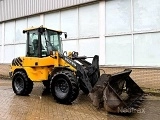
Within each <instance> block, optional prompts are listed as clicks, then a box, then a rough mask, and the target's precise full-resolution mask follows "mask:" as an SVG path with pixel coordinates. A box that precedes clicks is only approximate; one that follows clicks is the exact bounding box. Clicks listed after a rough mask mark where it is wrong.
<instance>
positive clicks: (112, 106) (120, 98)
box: [103, 70, 144, 113]
mask: <svg viewBox="0 0 160 120" xmlns="http://www.w3.org/2000/svg"><path fill="white" fill-rule="evenodd" d="M131 72H132V70H124V71H122V72H119V73H116V74H112V75H111V76H110V78H109V80H108V82H107V85H106V87H105V89H104V91H103V98H104V108H105V109H106V110H107V111H108V112H112V113H133V112H136V110H137V109H138V108H139V107H140V105H141V103H142V101H143V95H144V92H143V90H142V89H141V88H140V87H139V86H138V85H137V84H136V83H135V82H134V81H133V80H132V78H131V77H130V76H129V75H130V73H131ZM103 79H105V78H103ZM107 79H108V78H107Z"/></svg>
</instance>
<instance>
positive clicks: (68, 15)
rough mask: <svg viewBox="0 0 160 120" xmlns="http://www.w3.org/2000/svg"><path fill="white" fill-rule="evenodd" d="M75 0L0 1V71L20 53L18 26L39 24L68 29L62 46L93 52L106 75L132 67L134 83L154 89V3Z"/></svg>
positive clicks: (158, 31)
mask: <svg viewBox="0 0 160 120" xmlns="http://www.w3.org/2000/svg"><path fill="white" fill-rule="evenodd" d="M58 1H59V2H58ZM75 1H76V2H75ZM75 1H74V0H63V3H62V0H54V2H57V3H53V2H51V1H50V0H46V2H44V1H43V2H42V0H41V2H40V3H38V4H37V2H38V0H15V2H14V3H13V1H10V0H1V1H0V12H1V13H0V63H2V64H1V65H0V74H5V75H8V71H9V66H8V65H5V64H4V63H10V62H11V60H12V59H13V58H14V57H18V56H24V55H25V49H26V47H25V43H26V37H25V35H24V34H22V30H23V29H25V28H27V27H31V26H40V25H44V26H46V27H49V28H52V29H58V30H59V29H60V30H62V31H66V32H67V33H68V38H67V39H64V38H63V49H64V50H66V51H78V52H79V53H80V55H86V56H93V55H95V54H98V55H99V56H100V65H103V67H102V68H103V69H104V70H105V71H106V73H108V74H112V73H115V72H119V71H122V70H124V69H125V68H132V70H133V72H132V74H131V77H132V78H133V79H134V80H135V81H136V83H138V85H140V86H141V87H147V88H156V89H159V88H160V86H159V85H160V84H159V83H160V82H159V77H160V74H159V73H160V70H159V67H160V62H159V61H160V50H159V46H160V15H159V9H160V1H159V0H152V1H151V0H107V1H104V0H97V2H96V0H95V1H94V0H75ZM2 3H3V4H2ZM4 3H5V4H4ZM83 3H85V4H83ZM15 4H16V5H15ZM2 5H3V7H2ZM14 5H15V6H14ZM25 5H26V6H25ZM56 6H57V7H56ZM10 8H11V9H10ZM61 8H63V9H61ZM89 61H91V60H90V59H89ZM124 66H126V67H124ZM149 68H150V69H149Z"/></svg>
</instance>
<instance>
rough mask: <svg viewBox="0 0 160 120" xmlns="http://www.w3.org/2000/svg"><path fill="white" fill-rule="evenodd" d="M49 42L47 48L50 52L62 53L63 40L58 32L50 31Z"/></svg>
mask: <svg viewBox="0 0 160 120" xmlns="http://www.w3.org/2000/svg"><path fill="white" fill-rule="evenodd" d="M47 33H48V36H47V37H48V41H47V47H48V51H59V52H62V48H61V38H60V33H58V32H56V31H51V30H48V32H47Z"/></svg>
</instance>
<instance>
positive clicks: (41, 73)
mask: <svg viewBox="0 0 160 120" xmlns="http://www.w3.org/2000/svg"><path fill="white" fill-rule="evenodd" d="M23 33H25V34H26V35H27V42H26V56H25V57H17V58H14V59H13V60H12V63H11V69H10V72H9V74H10V77H11V78H12V88H13V91H14V93H15V94H16V95H21V96H26V95H29V94H30V93H31V92H32V89H33V82H43V85H44V86H45V87H46V89H48V90H49V91H50V92H51V94H52V96H53V97H54V99H55V100H56V101H57V102H58V103H62V104H69V103H72V102H73V101H74V100H75V99H76V98H77V96H78V95H79V90H82V91H83V92H84V93H86V94H89V95H90V98H91V100H92V101H93V105H95V106H99V104H101V103H103V104H104V105H103V107H105V108H106V109H107V111H110V112H117V109H119V108H120V109H119V110H122V108H129V107H134V108H135V106H136V105H137V103H136V102H135V101H137V100H139V98H140V97H142V96H143V94H144V92H143V91H142V90H141V88H140V87H139V86H138V85H137V84H136V83H135V82H134V81H133V80H132V79H131V78H130V77H129V74H130V73H131V71H130V70H125V71H122V72H120V73H118V74H113V75H107V74H102V75H101V76H100V70H99V56H98V55H95V56H94V57H93V60H92V63H90V62H88V61H87V60H86V59H87V57H86V56H78V53H77V52H69V53H67V52H63V50H62V38H61V35H62V34H64V35H65V38H66V37H67V33H66V32H62V31H57V30H52V29H48V28H45V27H43V26H40V27H37V28H34V27H32V28H29V29H25V30H23ZM21 49H23V48H19V50H21ZM99 88H100V90H99ZM124 93H125V94H127V95H126V96H125V99H124V98H122V96H121V94H124ZM96 95H98V96H99V97H100V98H97V99H96V98H95V96H96ZM99 99H102V100H101V101H100V100H99ZM98 100H99V101H98ZM95 101H96V102H95ZM115 101H116V102H115ZM114 103H115V104H114ZM135 104H136V105H135ZM108 108H109V109H108Z"/></svg>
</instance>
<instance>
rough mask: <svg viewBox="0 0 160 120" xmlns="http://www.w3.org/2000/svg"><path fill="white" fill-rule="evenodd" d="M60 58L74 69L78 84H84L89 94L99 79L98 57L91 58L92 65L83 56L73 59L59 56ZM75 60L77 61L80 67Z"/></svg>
mask: <svg viewBox="0 0 160 120" xmlns="http://www.w3.org/2000/svg"><path fill="white" fill-rule="evenodd" d="M59 54H60V53H59ZM60 58H62V59H63V60H64V61H65V62H67V63H68V64H69V65H71V66H72V67H74V68H75V69H76V76H77V78H78V79H79V81H80V83H84V84H83V86H85V87H86V88H87V89H88V92H90V91H91V90H92V87H93V86H94V84H95V83H96V82H97V81H98V78H99V64H98V61H99V56H98V55H95V56H94V57H93V62H92V64H91V63H89V62H88V61H86V60H85V59H86V58H87V57H85V56H84V57H78V56H73V58H70V57H68V56H65V55H64V54H60ZM75 60H77V61H79V62H80V63H81V64H82V65H81V64H79V63H78V62H76V61H75ZM95 75H97V76H95Z"/></svg>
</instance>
